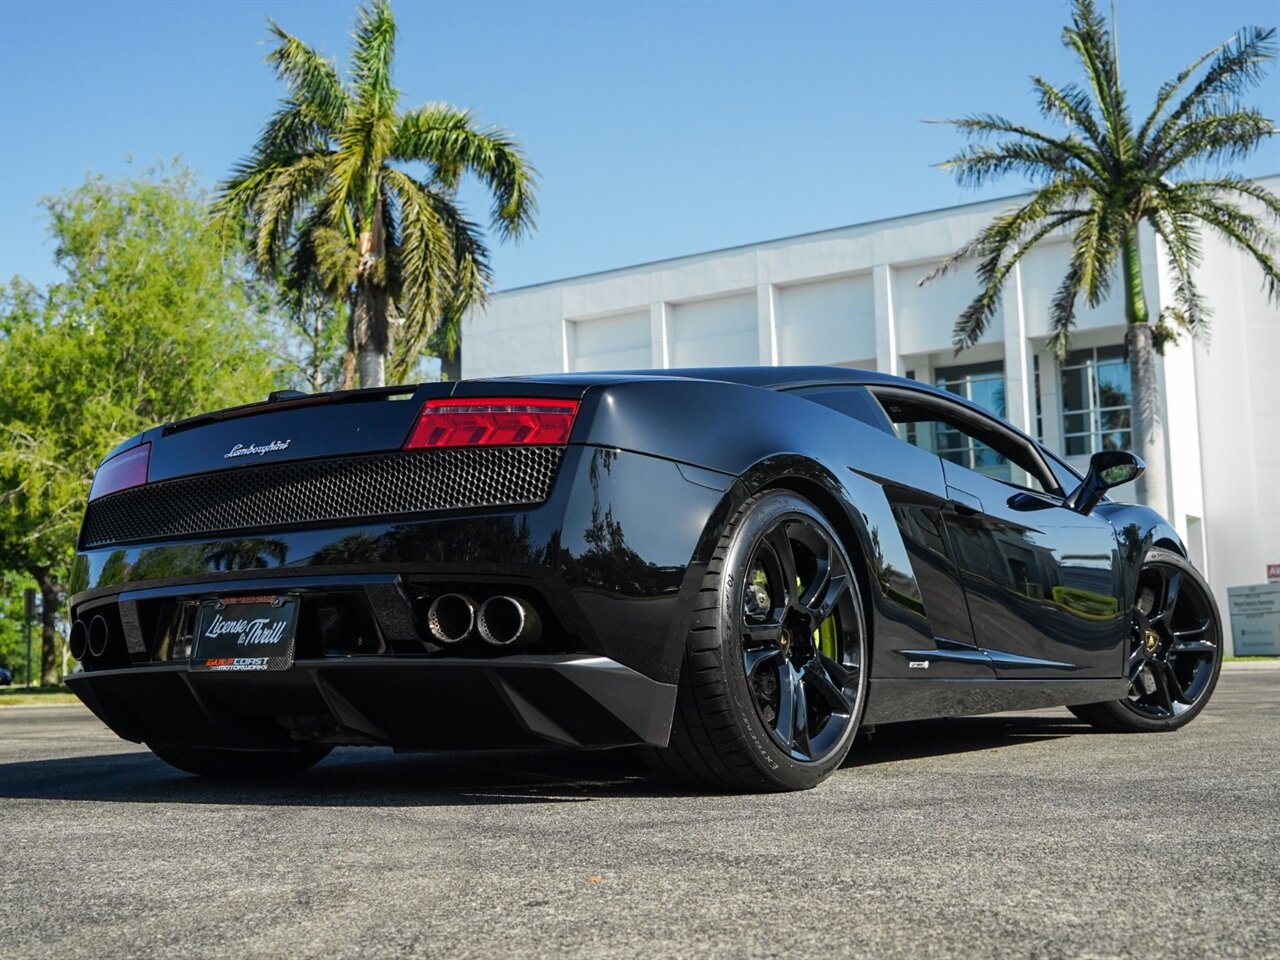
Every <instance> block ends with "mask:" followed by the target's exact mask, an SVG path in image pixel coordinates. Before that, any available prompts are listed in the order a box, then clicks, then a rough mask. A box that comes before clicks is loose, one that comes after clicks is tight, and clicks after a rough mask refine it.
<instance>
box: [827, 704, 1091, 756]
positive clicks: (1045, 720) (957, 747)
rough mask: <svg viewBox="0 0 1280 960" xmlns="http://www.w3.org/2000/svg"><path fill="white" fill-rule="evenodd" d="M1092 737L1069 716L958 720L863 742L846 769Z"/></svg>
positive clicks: (920, 724)
mask: <svg viewBox="0 0 1280 960" xmlns="http://www.w3.org/2000/svg"><path fill="white" fill-rule="evenodd" d="M1093 732H1094V731H1093V728H1092V727H1090V726H1089V725H1088V724H1087V723H1085V722H1084V721H1083V720H1077V719H1076V718H1075V717H1067V716H1012V715H1011V716H985V717H956V718H951V719H947V720H917V721H913V722H911V723H895V724H891V725H889V726H885V727H877V728H876V729H875V731H874V732H873V733H871V734H870V735H868V736H864V737H862V738H861V739H860V740H859V741H858V743H856V744H855V745H854V748H853V751H852V752H851V753H850V754H849V759H848V760H846V761H845V764H844V767H845V769H848V768H850V767H864V766H869V765H871V764H876V763H888V762H891V761H894V760H916V759H920V758H922V757H939V756H946V755H948V754H953V753H971V752H973V751H975V750H992V749H995V748H997V747H1008V746H1011V745H1013V744H1018V743H1037V742H1039V741H1042V740H1056V739H1058V738H1059V737H1073V736H1079V735H1081V734H1091V733H1093Z"/></svg>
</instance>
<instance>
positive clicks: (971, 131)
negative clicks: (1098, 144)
mask: <svg viewBox="0 0 1280 960" xmlns="http://www.w3.org/2000/svg"><path fill="white" fill-rule="evenodd" d="M929 122H930V123H946V124H950V125H951V126H953V127H955V128H956V129H957V130H959V131H960V132H961V133H963V134H965V135H967V136H969V137H971V138H973V139H975V140H978V141H983V140H986V139H988V138H990V137H993V136H996V135H998V134H1008V135H1011V136H1015V137H1023V138H1025V139H1026V140H1029V141H1032V142H1034V143H1039V144H1043V145H1044V146H1046V147H1049V148H1050V149H1052V150H1054V151H1058V152H1061V153H1064V154H1067V155H1069V156H1071V157H1073V158H1074V159H1075V160H1076V161H1078V162H1079V163H1080V165H1081V166H1083V167H1085V168H1086V169H1088V170H1090V171H1092V172H1093V173H1095V174H1097V175H1098V176H1099V177H1101V176H1105V175H1106V172H1107V171H1106V165H1105V164H1104V163H1103V162H1102V160H1101V158H1100V157H1099V155H1098V154H1097V152H1096V151H1094V150H1090V149H1089V148H1088V147H1087V146H1085V144H1084V143H1083V142H1081V141H1080V140H1077V139H1075V138H1073V137H1070V136H1067V137H1051V136H1049V135H1048V134H1045V133H1041V132H1040V131H1038V130H1035V129H1033V128H1031V127H1027V126H1024V125H1022V124H1019V123H1014V122H1013V121H1012V120H1009V119H1007V118H1005V117H1002V116H1000V115H998V114H993V113H975V114H971V115H969V116H967V117H960V118H959V119H953V120H931V121H929ZM961 156H962V155H961ZM959 159H960V157H959V156H957V157H954V158H952V160H947V161H944V162H943V163H941V164H939V166H940V167H943V168H944V169H947V168H948V166H947V165H948V164H951V163H953V162H955V161H956V160H959Z"/></svg>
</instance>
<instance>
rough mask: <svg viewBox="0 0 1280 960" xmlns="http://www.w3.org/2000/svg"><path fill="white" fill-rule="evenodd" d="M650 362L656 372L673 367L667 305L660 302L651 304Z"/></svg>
mask: <svg viewBox="0 0 1280 960" xmlns="http://www.w3.org/2000/svg"><path fill="white" fill-rule="evenodd" d="M649 349H650V357H649V362H650V364H651V365H652V366H653V368H654V369H655V370H666V369H667V368H668V367H670V366H671V350H670V348H669V347H668V345H667V305H666V303H665V302H664V301H662V300H659V301H658V302H657V303H651V304H649Z"/></svg>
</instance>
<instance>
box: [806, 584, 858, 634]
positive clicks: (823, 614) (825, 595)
mask: <svg viewBox="0 0 1280 960" xmlns="http://www.w3.org/2000/svg"><path fill="white" fill-rule="evenodd" d="M848 589H849V578H848V577H846V576H845V575H844V574H843V573H842V574H839V575H838V576H834V577H828V578H826V582H825V584H824V585H823V590H822V591H821V593H819V592H817V591H812V592H813V597H812V598H811V599H808V602H807V603H806V602H805V600H801V601H800V603H801V606H804V607H807V608H808V610H809V612H810V614H811V615H812V616H813V622H814V625H815V626H816V625H818V624H820V623H822V622H823V621H824V620H826V619H827V617H829V616H831V613H832V611H833V610H835V608H836V604H838V603H839V602H840V598H841V597H843V596H844V592H845V591H846V590H848Z"/></svg>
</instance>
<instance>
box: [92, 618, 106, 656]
mask: <svg viewBox="0 0 1280 960" xmlns="http://www.w3.org/2000/svg"><path fill="white" fill-rule="evenodd" d="M110 642H111V627H110V626H109V625H108V624H107V618H106V617H104V616H103V615H102V614H98V615H97V616H96V617H94V618H93V619H92V620H90V621H89V653H90V655H91V656H94V657H100V656H102V655H103V654H104V653H106V652H107V644H108V643H110Z"/></svg>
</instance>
